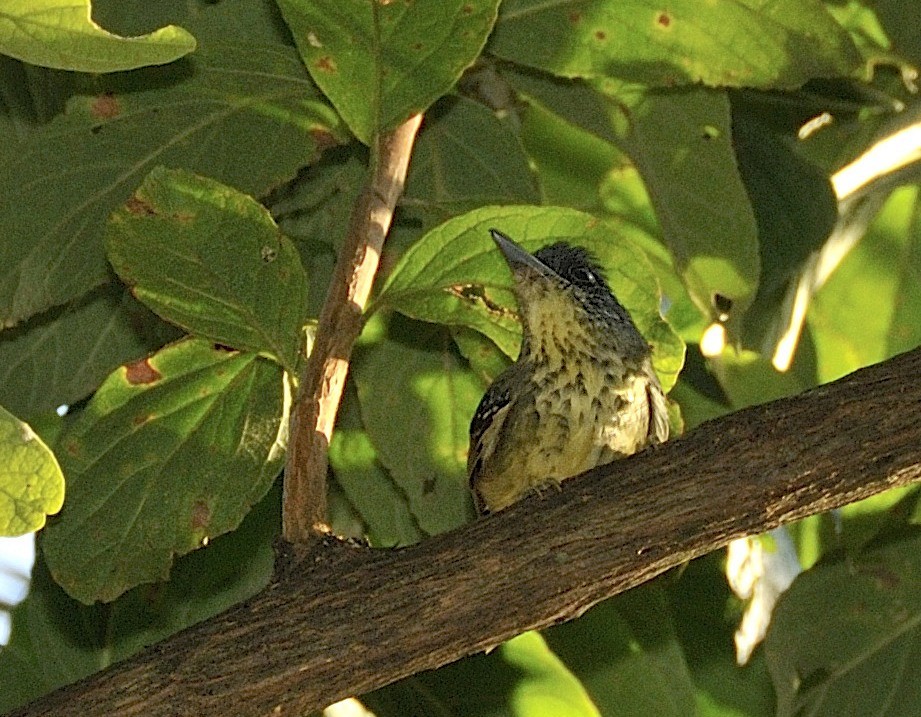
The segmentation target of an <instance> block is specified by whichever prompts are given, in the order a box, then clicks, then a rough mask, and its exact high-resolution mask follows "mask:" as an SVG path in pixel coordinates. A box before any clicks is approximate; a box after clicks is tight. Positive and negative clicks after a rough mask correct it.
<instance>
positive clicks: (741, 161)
mask: <svg viewBox="0 0 921 717" xmlns="http://www.w3.org/2000/svg"><path fill="white" fill-rule="evenodd" d="M732 137H733V144H734V146H735V149H736V157H737V161H738V165H739V171H740V173H741V176H742V178H743V179H744V181H745V187H746V189H747V191H748V196H749V197H750V198H751V203H752V208H753V210H754V213H755V219H756V221H757V225H758V239H759V245H760V261H761V277H760V282H759V286H758V293H757V298H756V300H757V302H758V304H757V305H756V306H755V307H754V308H753V310H752V312H751V313H750V315H749V316H748V317H746V318H748V319H749V321H748V322H746V323H747V326H746V328H747V329H748V332H747V334H746V337H745V338H746V341H745V343H746V345H748V346H763V345H770V344H772V343H776V338H775V340H774V341H765V336H764V334H765V332H766V331H768V330H771V324H772V320H773V319H775V318H776V316H777V315H778V312H779V311H780V304H781V302H782V300H783V298H784V293H785V290H786V289H787V286H788V283H789V281H790V280H791V279H792V278H794V277H796V276H798V272H799V270H800V269H802V267H803V265H804V264H805V262H806V260H807V258H808V257H809V255H810V254H811V253H812V252H815V251H817V250H818V249H819V248H821V246H822V244H823V243H824V242H825V240H826V239H827V238H828V236H829V234H830V233H831V230H832V229H833V228H834V226H835V221H836V220H837V218H838V200H837V198H836V197H835V193H834V191H833V190H832V186H831V182H830V181H829V178H828V174H827V173H826V172H825V171H824V170H823V169H820V168H819V167H817V166H815V165H813V164H812V163H810V162H809V161H808V160H806V159H804V158H803V157H802V156H801V155H800V154H798V153H797V152H796V151H795V150H794V148H793V147H792V141H793V140H792V139H788V138H786V137H783V136H780V135H778V134H777V133H776V132H774V131H772V130H771V129H770V128H769V127H767V126H766V125H765V124H764V123H763V119H762V118H761V117H759V116H757V115H755V114H754V113H753V112H751V111H750V110H749V109H747V108H746V107H745V105H744V104H743V103H742V102H735V103H734V105H733V113H732ZM759 323H760V325H759ZM778 338H779V337H778Z"/></svg>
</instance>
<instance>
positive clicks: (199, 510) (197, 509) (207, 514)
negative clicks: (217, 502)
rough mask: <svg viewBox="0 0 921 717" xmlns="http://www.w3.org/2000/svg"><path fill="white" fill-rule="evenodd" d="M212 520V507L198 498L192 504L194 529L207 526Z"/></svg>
mask: <svg viewBox="0 0 921 717" xmlns="http://www.w3.org/2000/svg"><path fill="white" fill-rule="evenodd" d="M210 522H211V508H210V507H209V506H208V504H207V503H206V502H205V501H203V500H196V501H195V503H194V505H193V506H192V530H195V531H198V530H201V529H202V528H207V527H208V523H210Z"/></svg>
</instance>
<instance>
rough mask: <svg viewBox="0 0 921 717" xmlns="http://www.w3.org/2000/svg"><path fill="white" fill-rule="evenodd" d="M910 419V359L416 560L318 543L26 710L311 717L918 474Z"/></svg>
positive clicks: (913, 407)
mask: <svg viewBox="0 0 921 717" xmlns="http://www.w3.org/2000/svg"><path fill="white" fill-rule="evenodd" d="M919 407H921V350H915V351H913V352H911V353H908V354H903V355H902V356H899V357H896V358H895V359H892V360H890V361H887V362H885V363H883V364H879V365H877V366H873V367H870V368H867V369H864V370H862V371H858V372H856V373H854V374H852V375H850V376H848V377H846V378H844V379H842V380H841V381H838V382H836V383H834V384H830V385H827V386H822V387H820V388H817V389H815V390H813V391H809V392H807V393H805V394H802V395H800V396H796V397H794V398H790V399H784V400H781V401H776V402H773V403H770V404H766V405H764V406H758V407H755V408H751V409H747V410H744V411H739V412H738V413H734V414H732V415H729V416H726V417H724V418H722V419H720V420H717V421H712V422H710V423H707V424H705V425H703V426H701V427H700V428H698V429H697V430H695V431H693V432H691V433H690V434H688V435H686V436H684V437H682V438H679V439H677V440H674V441H670V442H669V443H667V444H665V445H663V446H661V447H657V448H655V449H652V450H649V451H646V452H644V453H642V454H640V455H638V456H635V457H633V458H630V459H627V460H626V461H622V462H619V463H615V464H612V465H609V466H606V467H603V468H601V469H597V470H595V471H592V472H590V473H588V474H586V475H585V476H582V477H579V478H576V479H573V480H571V481H567V482H566V483H565V484H564V486H563V489H562V490H561V491H560V492H559V493H555V492H551V493H550V494H547V495H545V496H543V497H541V498H538V497H534V498H530V499H527V500H525V501H522V502H521V503H519V504H517V505H515V506H513V507H511V508H510V509H508V510H506V511H503V512H501V513H498V514H497V515H494V516H491V517H490V518H488V519H483V520H479V521H477V522H475V523H473V524H471V525H468V526H466V527H464V528H462V529H460V530H456V531H454V532H452V533H449V534H446V535H441V536H438V537H436V538H432V539H430V540H427V541H425V542H423V543H421V544H419V545H414V546H411V547H408V548H404V549H398V550H371V549H364V548H354V547H348V546H345V545H342V544H339V543H337V542H336V541H334V540H331V539H330V540H327V541H326V542H323V543H318V544H316V545H314V546H313V547H312V548H311V549H310V550H309V552H307V553H306V555H304V556H303V557H301V558H300V559H299V560H295V559H294V558H292V557H290V556H289V557H288V558H286V559H284V560H282V561H281V562H282V563H283V564H284V565H283V569H282V570H281V571H280V574H279V576H278V577H277V579H276V580H275V581H274V582H273V583H272V584H271V585H270V586H269V587H268V588H267V589H266V590H265V591H263V592H262V593H260V594H259V595H257V596H256V597H254V598H253V599H252V600H250V601H249V602H247V603H244V604H241V605H239V606H237V607H235V608H233V609H231V610H229V611H227V612H225V613H223V614H221V615H219V616H217V617H215V618H213V619H211V620H208V621H206V622H204V623H201V624H199V625H196V626H194V627H191V628H189V629H187V630H185V631H184V632H182V633H179V634H178V635H176V636H174V637H172V638H170V639H168V640H166V641H165V642H162V643H160V644H158V645H155V646H153V647H151V648H149V649H148V650H146V651H144V652H142V653H140V654H139V655H136V656H135V657H133V658H131V659H130V660H127V661H125V662H123V663H120V664H118V665H115V666H113V667H111V668H109V669H108V670H106V671H105V672H102V673H100V674H97V675H94V676H92V677H90V678H88V679H86V680H84V681H82V682H80V683H77V684H75V685H72V686H70V687H66V688H63V689H61V690H58V691H57V692H54V693H52V694H51V695H48V696H46V697H44V698H42V699H41V700H39V701H37V702H35V703H33V704H32V705H31V706H29V707H27V708H24V709H22V710H20V711H19V712H17V713H15V714H18V715H22V716H26V715H28V716H30V717H32V716H37V715H55V717H66V716H68V715H81V716H82V715H112V714H117V715H145V716H157V715H170V716H172V715H198V716H201V717H207V716H209V715H225V714H227V711H228V709H230V710H231V711H232V712H233V713H234V714H235V715H294V714H302V713H303V712H306V711H309V710H313V709H317V708H320V707H322V706H324V705H326V704H328V703H330V702H333V701H335V700H337V699H339V698H341V697H344V696H346V695H350V694H360V693H362V692H365V691H368V690H371V689H373V688H375V687H380V686H382V685H385V684H387V683H389V682H392V681H394V680H397V679H399V678H401V677H405V676H407V675H410V674H413V673H416V672H419V671H420V670H424V669H428V668H433V667H437V666H439V665H443V664H445V663H447V662H450V661H452V660H456V659H458V658H460V657H463V656H464V655H468V654H470V653H473V652H477V651H480V650H484V649H486V648H488V647H491V646H493V645H496V644H498V643H500V642H502V641H503V640H505V639H507V638H509V637H512V636H513V635H516V634H518V633H520V632H522V631H523V630H526V629H529V628H539V627H544V626H546V625H550V624H552V623H555V622H560V621H563V620H567V619H570V618H572V617H574V616H577V615H579V614H581V613H582V612H583V611H585V610H586V609H587V608H589V607H590V606H592V605H594V604H595V603H597V602H598V601H599V600H603V599H604V598H606V597H610V596H611V595H614V594H616V593H619V592H621V591H623V590H626V589H628V588H630V587H633V586H635V585H638V584H640V583H642V582H644V581H645V580H648V579H650V578H652V577H654V576H655V575H658V574H659V573H661V572H663V571H665V570H667V569H668V568H670V567H673V566H675V565H678V564H680V563H682V562H684V561H686V560H689V559H691V558H694V557H696V556H699V555H702V554H704V553H706V552H709V551H711V550H714V549H715V548H719V547H720V546H723V545H725V544H726V543H727V542H729V541H730V540H732V539H734V538H738V537H740V536H743V535H748V534H752V533H757V532H762V531H765V530H768V529H770V528H774V527H776V526H778V525H780V524H782V523H787V522H789V521H792V520H796V519H798V518H802V517H805V516H807V515H811V514H813V513H818V512H820V511H825V510H829V509H831V508H835V507H837V506H841V505H844V504H846V503H849V502H851V501H855V500H858V499H860V498H865V497H867V496H870V495H873V494H875V493H878V492H880V491H883V490H885V489H887V488H890V487H893V486H897V485H904V484H906V483H908V482H910V481H913V480H917V479H919V478H921V420H919V418H921V408H919Z"/></svg>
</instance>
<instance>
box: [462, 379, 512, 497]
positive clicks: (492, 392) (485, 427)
mask: <svg viewBox="0 0 921 717" xmlns="http://www.w3.org/2000/svg"><path fill="white" fill-rule="evenodd" d="M511 383H512V381H511V377H510V376H509V375H508V374H502V375H501V376H499V378H497V379H496V380H495V381H494V382H493V384H492V385H491V386H490V387H489V388H488V389H487V391H486V393H485V394H483V398H482V399H480V405H479V406H477V409H476V411H475V412H474V414H473V418H472V419H471V421H470V452H469V453H468V455H467V476H468V478H469V479H470V487H471V488H473V483H474V481H475V480H476V477H477V475H478V474H479V472H480V470H481V469H482V467H483V461H484V460H486V459H487V458H488V457H489V455H488V454H491V453H492V452H493V451H494V450H495V443H496V438H497V437H498V435H499V433H500V432H501V429H502V424H503V423H504V422H505V416H506V414H507V413H508V408H509V404H510V402H511V397H512V386H511Z"/></svg>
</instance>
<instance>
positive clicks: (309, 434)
mask: <svg viewBox="0 0 921 717" xmlns="http://www.w3.org/2000/svg"><path fill="white" fill-rule="evenodd" d="M421 122H422V115H421V114H419V115H413V116H412V117H410V118H409V119H408V120H406V121H405V122H404V123H403V124H401V125H400V126H398V127H397V128H396V129H394V130H392V131H390V132H386V133H383V134H380V135H377V136H376V138H375V139H374V141H373V144H372V148H371V149H372V153H371V168H370V173H369V176H368V179H367V181H366V183H365V186H364V188H363V189H362V191H361V194H360V195H359V197H358V200H357V202H356V203H355V208H354V209H353V211H352V215H351V217H350V219H349V230H348V233H347V235H346V238H345V242H344V244H343V246H342V250H341V251H340V253H339V258H338V260H337V262H336V267H335V269H334V270H333V276H332V281H331V283H330V287H329V293H328V294H327V296H326V302H325V303H324V305H323V310H322V311H321V313H320V321H319V325H318V327H317V336H316V340H315V342H314V345H313V351H312V352H311V354H310V358H309V359H308V360H307V363H306V366H305V368H304V374H303V376H302V377H301V382H300V384H301V389H300V395H299V396H298V399H297V401H296V403H295V405H294V410H293V413H292V416H291V432H290V443H289V446H288V456H287V463H286V465H285V487H284V502H283V507H282V533H283V535H284V538H285V540H287V541H288V542H290V543H304V542H308V541H309V540H310V539H311V538H313V537H316V535H317V534H321V533H326V532H329V526H328V524H327V517H326V473H327V454H328V451H329V441H330V438H331V437H332V432H333V424H334V423H335V421H336V413H337V411H338V409H339V401H340V399H341V398H342V390H343V387H344V386H345V377H346V374H347V373H348V365H349V357H350V356H351V352H352V346H353V344H354V343H355V340H356V339H357V338H358V334H359V333H360V332H361V326H362V312H363V310H364V308H365V305H366V304H367V302H368V296H369V294H370V293H371V286H372V283H373V281H374V275H375V274H376V273H377V267H378V264H379V262H380V256H381V250H382V248H383V246H384V238H385V237H386V236H387V231H388V230H389V229H390V222H391V220H392V219H393V211H394V207H395V206H396V203H397V199H398V198H399V196H400V194H401V193H402V192H403V185H404V183H405V180H406V171H407V169H408V167H409V157H410V155H411V153H412V148H413V143H414V142H415V138H416V133H417V132H418V131H419V125H420V124H421Z"/></svg>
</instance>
